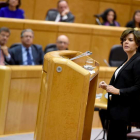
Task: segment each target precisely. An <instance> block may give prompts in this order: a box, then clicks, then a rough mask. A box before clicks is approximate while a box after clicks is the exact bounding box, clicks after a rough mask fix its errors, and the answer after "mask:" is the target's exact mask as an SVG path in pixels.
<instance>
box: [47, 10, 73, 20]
mask: <svg viewBox="0 0 140 140" xmlns="http://www.w3.org/2000/svg"><path fill="white" fill-rule="evenodd" d="M58 13H59V12H58V11H57V10H56V9H51V10H49V11H48V12H47V16H46V20H47V21H55V19H56V17H57V14H58ZM67 16H68V18H67V19H66V20H62V21H61V22H74V19H75V17H74V16H73V15H72V13H71V12H69V13H68V14H67Z"/></svg>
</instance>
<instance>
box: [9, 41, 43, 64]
mask: <svg viewBox="0 0 140 140" xmlns="http://www.w3.org/2000/svg"><path fill="white" fill-rule="evenodd" d="M31 48H32V55H33V59H34V63H35V65H42V64H43V57H44V54H43V51H42V47H41V46H40V45H34V44H33V45H32V46H31ZM9 53H10V55H11V60H10V61H9V62H7V63H8V64H10V65H23V61H22V45H21V44H16V45H15V46H13V45H12V47H11V48H10V49H9Z"/></svg>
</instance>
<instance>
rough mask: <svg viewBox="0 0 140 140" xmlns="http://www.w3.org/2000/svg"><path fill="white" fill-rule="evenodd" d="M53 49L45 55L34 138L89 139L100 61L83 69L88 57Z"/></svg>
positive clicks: (75, 52)
mask: <svg viewBox="0 0 140 140" xmlns="http://www.w3.org/2000/svg"><path fill="white" fill-rule="evenodd" d="M80 54H81V53H80V52H78V51H69V50H67V51H55V52H50V53H48V54H46V55H45V57H44V66H43V72H42V84H41V95H40V101H39V109H38V114H37V124H36V130H35V136H34V140H90V135H91V128H92V119H93V112H94V103H95V95H96V87H97V79H98V72H99V64H98V63H97V62H96V61H94V64H95V69H94V71H95V73H94V74H90V72H89V71H88V70H86V69H84V68H83V66H84V65H85V61H86V59H87V57H88V56H84V57H81V58H78V59H76V60H73V61H71V60H70V58H72V57H75V56H78V55H80Z"/></svg>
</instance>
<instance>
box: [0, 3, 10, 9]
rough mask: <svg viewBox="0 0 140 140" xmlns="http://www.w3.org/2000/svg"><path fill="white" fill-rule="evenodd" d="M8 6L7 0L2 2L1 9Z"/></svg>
mask: <svg viewBox="0 0 140 140" xmlns="http://www.w3.org/2000/svg"><path fill="white" fill-rule="evenodd" d="M6 6H8V3H6V2H0V9H1V8H2V7H6Z"/></svg>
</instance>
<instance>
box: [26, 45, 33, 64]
mask: <svg viewBox="0 0 140 140" xmlns="http://www.w3.org/2000/svg"><path fill="white" fill-rule="evenodd" d="M26 51H27V64H28V65H32V60H31V55H30V53H29V49H28V48H27V49H26Z"/></svg>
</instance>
